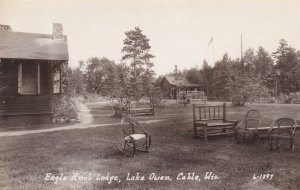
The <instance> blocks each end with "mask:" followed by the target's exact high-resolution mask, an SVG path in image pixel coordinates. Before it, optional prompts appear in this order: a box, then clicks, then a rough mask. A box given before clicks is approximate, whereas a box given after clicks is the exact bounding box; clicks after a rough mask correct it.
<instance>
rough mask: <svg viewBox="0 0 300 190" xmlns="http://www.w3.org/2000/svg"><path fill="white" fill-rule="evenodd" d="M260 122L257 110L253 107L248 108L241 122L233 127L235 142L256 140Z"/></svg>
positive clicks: (253, 141)
mask: <svg viewBox="0 0 300 190" xmlns="http://www.w3.org/2000/svg"><path fill="white" fill-rule="evenodd" d="M260 123H261V117H260V113H259V111H257V110H255V109H252V110H249V111H248V112H247V114H246V116H245V119H244V121H243V122H242V124H241V125H240V126H238V127H237V128H236V129H235V139H236V142H237V143H241V142H248V141H250V142H252V143H255V142H257V141H258V128H259V126H260Z"/></svg>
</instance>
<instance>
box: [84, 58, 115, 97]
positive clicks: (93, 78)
mask: <svg viewBox="0 0 300 190" xmlns="http://www.w3.org/2000/svg"><path fill="white" fill-rule="evenodd" d="M114 78H115V63H114V61H112V60H109V59H107V58H105V57H103V58H101V59H99V58H97V57H91V58H89V59H88V60H87V66H86V73H85V83H86V90H87V92H89V93H97V94H100V95H102V96H107V95H110V94H111V93H112V91H111V90H112V87H113V85H114Z"/></svg>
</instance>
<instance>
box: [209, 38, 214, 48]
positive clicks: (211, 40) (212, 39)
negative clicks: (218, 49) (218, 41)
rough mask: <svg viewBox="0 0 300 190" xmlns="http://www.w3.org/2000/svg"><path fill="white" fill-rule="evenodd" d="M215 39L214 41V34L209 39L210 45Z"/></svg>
mask: <svg viewBox="0 0 300 190" xmlns="http://www.w3.org/2000/svg"><path fill="white" fill-rule="evenodd" d="M213 41H214V36H212V37H211V39H210V40H209V42H208V46H209V45H210V44H211V43H213Z"/></svg>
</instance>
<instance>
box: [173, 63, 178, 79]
mask: <svg viewBox="0 0 300 190" xmlns="http://www.w3.org/2000/svg"><path fill="white" fill-rule="evenodd" d="M174 72H175V80H178V70H177V65H175V70H174Z"/></svg>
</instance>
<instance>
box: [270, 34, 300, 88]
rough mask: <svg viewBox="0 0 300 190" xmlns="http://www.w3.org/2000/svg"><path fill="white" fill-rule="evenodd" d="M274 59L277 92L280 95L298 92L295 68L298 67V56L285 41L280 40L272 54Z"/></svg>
mask: <svg viewBox="0 0 300 190" xmlns="http://www.w3.org/2000/svg"><path fill="white" fill-rule="evenodd" d="M273 56H274V57H275V59H276V65H275V69H276V70H277V71H278V74H279V80H278V90H279V92H280V93H284V94H289V93H290V92H295V91H297V90H299V79H297V73H296V71H297V68H298V67H299V64H300V63H299V54H297V52H296V50H295V49H294V48H293V47H291V46H289V45H288V43H287V41H286V40H284V39H281V40H280V41H279V47H278V48H277V51H275V52H274V53H273Z"/></svg>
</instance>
